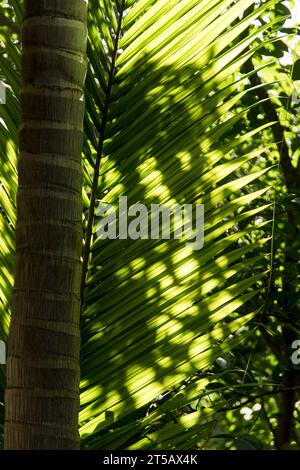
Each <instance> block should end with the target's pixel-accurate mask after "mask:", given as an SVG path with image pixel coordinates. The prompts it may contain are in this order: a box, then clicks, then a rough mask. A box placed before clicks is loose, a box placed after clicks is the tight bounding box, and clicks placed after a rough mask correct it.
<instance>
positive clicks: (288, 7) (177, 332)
mask: <svg viewBox="0 0 300 470" xmlns="http://www.w3.org/2000/svg"><path fill="white" fill-rule="evenodd" d="M49 3H51V2H49ZM54 3H55V2H54ZM56 3H57V2H56ZM79 3H80V2H79ZM296 3H297V2H296ZM296 3H295V2H294V1H292V0H288V1H285V2H282V1H278V0H271V1H263V0H257V1H253V0H168V1H166V0H137V1H135V0H125V1H124V0H123V1H121V0H117V1H112V0H99V1H96V0H90V1H89V2H88V9H89V11H88V43H87V76H86V87H85V117H84V143H83V151H82V169H83V188H82V196H83V197H82V199H83V212H82V221H83V230H84V244H83V253H82V257H83V276H82V280H83V282H82V286H81V287H82V289H81V291H82V292H81V293H82V301H83V312H82V318H81V405H80V413H79V430H80V435H81V446H82V448H83V449H231V450H234V449H253V450H256V449H295V448H296V449H300V418H299V417H300V394H299V389H300V374H299V370H300V365H299V364H297V362H300V361H296V360H294V361H292V360H291V355H292V353H293V352H294V351H295V350H296V348H295V347H294V348H293V344H294V345H295V341H297V340H300V331H299V330H300V322H299V251H300V238H299V226H300V215H299V203H300V196H299V188H300V159H299V155H300V148H299V143H300V137H299V130H300V110H299V102H300V97H299V91H300V43H299V38H298V36H299V29H298V27H297V22H299V21H300V10H299V5H296ZM0 8H1V13H0V47H1V48H0V80H2V81H3V83H4V84H5V86H6V104H3V105H0V151H1V160H0V237H1V242H0V315H1V318H0V339H1V340H3V341H6V340H7V338H8V333H9V323H10V297H11V292H12V288H13V284H14V252H15V235H14V234H15V232H14V228H15V224H16V195H17V186H18V183H17V158H18V151H19V124H20V119H21V117H20V116H21V114H20V109H21V108H20V91H21V77H22V71H21V23H22V17H23V5H22V2H21V1H18V0H15V1H13V0H10V1H4V0H2V1H0ZM45 53H47V51H46V52H45ZM23 106H25V103H24V104H23ZM45 119H46V118H45ZM125 195H126V196H127V197H128V204H134V203H143V204H145V205H146V206H147V207H150V205H151V204H155V203H156V204H164V205H168V206H171V205H174V204H175V203H177V204H180V205H183V204H197V203H198V204H199V203H202V204H204V208H205V238H204V247H203V248H202V249H201V250H192V249H191V248H190V247H189V246H188V245H187V244H186V243H185V241H184V240H143V239H141V240H122V239H116V240H101V239H99V237H98V236H97V227H98V225H99V222H100V220H99V219H100V218H99V217H98V216H97V207H98V205H99V204H100V203H103V202H105V203H110V204H112V205H113V206H114V207H116V206H117V204H118V198H119V197H120V196H125ZM78 295H79V292H78ZM34 327H35V326H34V324H33V325H32V328H34ZM5 367H6V366H5V365H1V366H0V433H1V441H3V429H4V389H5V374H6V368H5Z"/></svg>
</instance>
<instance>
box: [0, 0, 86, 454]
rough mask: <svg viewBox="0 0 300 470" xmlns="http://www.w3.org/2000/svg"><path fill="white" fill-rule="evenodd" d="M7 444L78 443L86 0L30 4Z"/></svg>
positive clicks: (68, 446) (32, 446)
mask: <svg viewBox="0 0 300 470" xmlns="http://www.w3.org/2000/svg"><path fill="white" fill-rule="evenodd" d="M22 40H23V55H22V105H21V107H22V118H21V128H20V159H19V189H18V201H17V207H18V212H17V228H16V275H15V285H14V290H13V296H12V319H11V329H10V338H9V347H8V349H9V355H8V361H7V389H6V397H5V401H6V403H5V405H6V422H5V448H6V449H76V448H78V447H79V435H78V424H77V423H78V409H79V376H80V370H79V348H80V334H79V315H80V277H81V262H80V255H81V249H82V224H81V219H82V202H81V201H82V198H81V184H82V183H81V174H82V171H81V147H82V120H83V111H84V100H83V85H84V78H85V73H86V63H85V48H86V2H85V1H84V0H72V1H66V0H47V1H45V0H43V1H38V0H27V1H25V13H24V21H23V26H22Z"/></svg>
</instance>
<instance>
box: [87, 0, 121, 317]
mask: <svg viewBox="0 0 300 470" xmlns="http://www.w3.org/2000/svg"><path fill="white" fill-rule="evenodd" d="M124 8H125V0H122V3H121V7H120V15H119V19H118V27H117V32H116V37H115V42H114V49H113V54H112V59H111V67H110V71H109V76H108V83H107V91H106V95H105V101H104V109H103V114H102V123H101V129H100V137H99V142H98V148H97V157H96V164H95V172H94V178H93V185H92V194H91V199H90V207H89V213H88V224H87V231H86V237H85V244H84V250H83V261H82V276H81V287H80V296H81V311H82V308H83V300H84V289H85V283H86V278H87V272H88V264H89V256H90V247H91V240H92V232H93V225H94V219H95V205H96V197H97V191H98V182H99V176H100V167H101V160H102V153H103V144H104V139H105V137H104V134H105V128H106V124H107V117H108V110H109V104H110V98H111V91H112V86H113V80H114V76H115V73H116V67H115V64H116V59H117V53H118V43H119V39H120V34H121V27H122V19H123V12H124Z"/></svg>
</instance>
